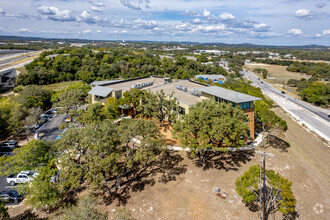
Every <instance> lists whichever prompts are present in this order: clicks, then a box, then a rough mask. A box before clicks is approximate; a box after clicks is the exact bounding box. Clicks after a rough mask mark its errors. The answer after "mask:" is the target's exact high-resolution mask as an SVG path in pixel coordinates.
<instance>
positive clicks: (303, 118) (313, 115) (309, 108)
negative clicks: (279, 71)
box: [242, 70, 330, 142]
mask: <svg viewBox="0 0 330 220" xmlns="http://www.w3.org/2000/svg"><path fill="white" fill-rule="evenodd" d="M242 73H243V74H244V76H245V77H246V78H248V79H249V80H250V81H252V82H253V85H255V86H257V87H260V88H261V90H262V92H263V93H264V94H266V95H268V96H269V97H270V98H272V99H273V100H274V101H275V102H276V103H277V104H278V105H280V106H281V107H282V108H283V109H284V110H286V111H287V112H289V113H290V114H291V115H292V116H294V117H295V118H296V119H298V120H299V121H300V122H301V123H305V124H306V125H307V126H308V127H309V128H310V129H312V130H314V131H315V132H316V133H318V134H319V135H320V136H322V137H323V138H325V139H326V140H327V141H328V142H329V141H330V119H329V117H328V115H327V113H328V111H327V110H326V109H323V108H320V107H317V106H313V105H311V104H308V103H306V102H304V101H301V100H299V99H296V98H294V97H292V96H290V95H288V94H281V90H279V89H276V88H275V87H273V86H272V85H270V84H268V83H266V82H264V81H263V80H262V79H260V80H258V76H256V75H254V74H253V73H252V72H250V71H248V70H244V71H243V72H242ZM261 81H263V83H261Z"/></svg>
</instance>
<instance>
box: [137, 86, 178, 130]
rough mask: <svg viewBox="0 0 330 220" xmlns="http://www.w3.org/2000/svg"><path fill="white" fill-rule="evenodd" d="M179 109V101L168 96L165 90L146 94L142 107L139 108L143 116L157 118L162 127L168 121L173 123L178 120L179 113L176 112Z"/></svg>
mask: <svg viewBox="0 0 330 220" xmlns="http://www.w3.org/2000/svg"><path fill="white" fill-rule="evenodd" d="M176 108H177V101H176V99H175V98H173V93H172V94H171V95H166V94H165V93H164V91H163V90H160V91H157V92H156V93H155V94H154V93H151V92H147V93H145V95H144V97H143V99H142V105H140V106H139V107H138V108H137V111H138V112H140V115H141V116H143V117H144V116H147V117H154V118H157V119H158V120H159V121H160V123H161V126H163V122H164V120H165V119H167V120H168V121H169V122H173V121H174V120H175V118H176V114H177V112H176V111H175V110H174V109H176Z"/></svg>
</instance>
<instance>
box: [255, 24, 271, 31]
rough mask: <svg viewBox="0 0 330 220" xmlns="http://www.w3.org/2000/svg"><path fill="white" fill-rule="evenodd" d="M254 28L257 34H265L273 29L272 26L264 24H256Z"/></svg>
mask: <svg viewBox="0 0 330 220" xmlns="http://www.w3.org/2000/svg"><path fill="white" fill-rule="evenodd" d="M253 27H254V29H253V30H254V31H256V32H265V31H270V30H271V29H272V27H271V26H269V25H267V24H264V23H258V24H255V25H253Z"/></svg>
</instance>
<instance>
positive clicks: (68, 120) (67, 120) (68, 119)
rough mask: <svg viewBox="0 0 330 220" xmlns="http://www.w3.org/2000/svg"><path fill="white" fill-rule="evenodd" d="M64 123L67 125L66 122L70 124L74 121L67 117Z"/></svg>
mask: <svg viewBox="0 0 330 220" xmlns="http://www.w3.org/2000/svg"><path fill="white" fill-rule="evenodd" d="M64 121H65V122H66V123H68V122H72V121H74V120H73V118H72V117H69V118H66V119H65V120H64Z"/></svg>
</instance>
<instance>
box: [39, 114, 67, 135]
mask: <svg viewBox="0 0 330 220" xmlns="http://www.w3.org/2000/svg"><path fill="white" fill-rule="evenodd" d="M67 117H69V115H68V114H60V115H56V116H55V117H54V118H53V119H52V120H51V121H50V122H47V123H45V124H44V125H43V126H42V127H41V128H39V129H38V130H37V132H38V133H39V134H41V133H42V134H43V135H42V136H41V137H40V139H41V140H44V141H55V140H56V137H57V136H58V135H59V134H60V133H61V132H62V130H63V129H59V127H60V126H61V124H63V123H65V122H64V120H65V118H67Z"/></svg>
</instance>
